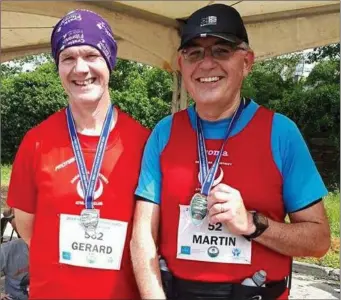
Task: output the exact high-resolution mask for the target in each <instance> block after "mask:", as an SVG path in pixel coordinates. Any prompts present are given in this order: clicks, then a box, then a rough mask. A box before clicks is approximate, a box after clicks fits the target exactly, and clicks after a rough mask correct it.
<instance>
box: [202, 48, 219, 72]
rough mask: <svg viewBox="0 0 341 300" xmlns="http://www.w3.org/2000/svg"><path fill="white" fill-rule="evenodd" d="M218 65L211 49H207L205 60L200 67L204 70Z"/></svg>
mask: <svg viewBox="0 0 341 300" xmlns="http://www.w3.org/2000/svg"><path fill="white" fill-rule="evenodd" d="M216 65H217V62H216V61H215V59H214V58H213V56H212V50H211V48H206V49H205V54H204V58H203V59H202V61H201V63H200V67H201V68H203V69H212V68H214V67H215V66H216Z"/></svg>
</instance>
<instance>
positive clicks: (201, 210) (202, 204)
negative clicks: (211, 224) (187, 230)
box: [189, 193, 207, 226]
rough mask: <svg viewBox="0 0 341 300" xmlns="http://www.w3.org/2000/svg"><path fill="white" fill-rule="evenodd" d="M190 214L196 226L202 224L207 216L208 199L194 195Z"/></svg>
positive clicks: (198, 194) (200, 195) (197, 194)
mask: <svg viewBox="0 0 341 300" xmlns="http://www.w3.org/2000/svg"><path fill="white" fill-rule="evenodd" d="M189 214H190V216H191V220H192V222H193V224H194V225H196V226H199V225H201V224H202V222H203V221H204V219H205V218H206V215H207V198H206V197H205V196H204V195H202V194H200V193H196V194H194V196H193V197H192V200H191V203H190V207H189Z"/></svg>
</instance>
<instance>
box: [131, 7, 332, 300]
mask: <svg viewBox="0 0 341 300" xmlns="http://www.w3.org/2000/svg"><path fill="white" fill-rule="evenodd" d="M253 62H254V53H253V51H252V50H251V49H250V47H249V40H248V35H247V32H246V29H245V27H244V24H243V21H242V19H241V17H240V15H239V13H238V12H237V11H236V10H235V9H234V8H232V7H230V6H227V5H223V4H214V5H210V6H206V7H204V8H202V9H200V10H198V11H196V12H195V13H193V14H192V15H191V16H190V17H189V18H188V20H187V21H186V23H185V24H184V26H183V30H182V33H181V44H180V47H179V57H178V63H179V67H180V70H181V73H182V76H183V80H184V83H185V86H186V89H187V91H188V92H189V94H190V95H191V97H192V99H193V100H194V102H195V105H194V106H190V107H189V108H188V109H186V110H183V111H181V112H178V113H176V114H174V115H172V116H168V117H166V118H165V119H163V120H161V121H160V122H159V123H158V125H157V126H156V127H155V129H154V131H153V133H152V134H151V136H150V138H149V140H148V143H147V145H146V148H145V152H144V156H143V161H142V168H141V173H140V179H139V185H138V188H137V190H136V195H137V196H138V199H139V201H138V203H137V207H136V210H135V224H134V230H133V238H132V242H131V246H132V247H131V251H132V260H133V266H134V270H135V275H136V279H137V283H138V286H139V289H140V293H141V296H142V298H146V299H161V298H165V293H166V294H167V296H168V298H174V299H278V298H279V299H286V298H287V297H288V288H287V286H288V277H289V276H290V268H291V261H292V257H293V256H316V257H320V256H323V255H324V254H325V253H326V252H327V250H328V248H329V244H330V233H329V226H328V222H327V219H326V216H325V211H324V207H323V203H322V201H321V198H322V197H323V196H325V195H326V193H327V190H326V188H325V186H324V183H323V181H322V179H321V177H320V175H319V173H318V171H317V169H316V166H315V164H314V162H313V160H312V158H311V155H310V153H309V150H308V148H307V146H306V144H305V142H304V140H303V138H302V135H301V134H300V132H299V130H298V128H297V126H296V125H295V124H294V122H293V121H291V120H289V119H288V118H286V117H285V116H283V115H280V114H278V113H274V112H272V111H270V110H268V109H266V108H264V107H261V106H259V105H258V104H257V103H255V102H254V101H253V100H250V99H244V98H243V97H241V86H242V82H243V80H244V78H245V77H246V76H247V75H248V73H249V72H250V70H251V68H252V65H253ZM287 214H288V215H289V218H290V221H291V224H286V223H285V222H284V219H285V216H286V215H287ZM316 240H318V241H319V242H318V243H316V242H315V241H316ZM157 249H158V250H157ZM158 254H159V255H161V260H160V266H159V261H158ZM160 269H161V272H160ZM161 274H162V275H165V276H161ZM161 277H162V279H163V280H162V281H163V282H161ZM247 278H249V279H247ZM251 278H253V279H251ZM162 284H163V286H162ZM250 284H251V285H253V286H252V287H250ZM264 284H265V286H264ZM257 285H259V287H257ZM260 286H261V287H260ZM163 287H164V289H163ZM255 297H256V298H255Z"/></svg>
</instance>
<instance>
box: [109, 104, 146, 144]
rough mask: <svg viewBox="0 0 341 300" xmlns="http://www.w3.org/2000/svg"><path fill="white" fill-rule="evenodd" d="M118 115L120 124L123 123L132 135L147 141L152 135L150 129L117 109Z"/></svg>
mask: <svg viewBox="0 0 341 300" xmlns="http://www.w3.org/2000/svg"><path fill="white" fill-rule="evenodd" d="M115 108H116V110H117V113H118V122H120V123H122V125H123V126H125V127H128V128H126V129H129V130H130V131H131V134H132V135H135V136H138V137H141V139H144V140H146V139H147V138H148V136H149V134H150V129H148V128H146V127H144V126H143V125H141V124H140V123H139V122H138V121H137V120H135V119H134V118H132V117H131V116H129V115H128V114H127V113H125V112H123V111H122V110H120V109H119V108H117V107H115Z"/></svg>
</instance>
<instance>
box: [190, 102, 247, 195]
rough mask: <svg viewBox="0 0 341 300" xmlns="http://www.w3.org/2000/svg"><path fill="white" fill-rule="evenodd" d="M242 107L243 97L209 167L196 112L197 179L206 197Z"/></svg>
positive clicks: (202, 133)
mask: <svg viewBox="0 0 341 300" xmlns="http://www.w3.org/2000/svg"><path fill="white" fill-rule="evenodd" d="M244 107H245V99H242V101H241V102H240V104H239V106H238V109H237V110H236V111H235V112H234V114H233V117H232V120H231V122H230V124H229V126H228V128H227V132H226V136H225V138H224V141H223V144H222V145H221V148H220V151H219V153H218V155H217V157H216V159H215V161H214V163H213V165H212V167H211V168H209V166H208V159H207V152H206V145H205V137H204V132H203V129H202V124H201V119H200V117H199V116H198V114H196V123H197V140H198V155H199V170H200V176H199V181H200V184H201V191H200V193H201V194H202V195H204V196H206V197H207V196H208V194H209V192H210V190H211V187H212V185H213V182H214V178H215V176H216V173H217V170H218V167H219V162H220V158H221V155H222V154H223V151H224V147H225V145H226V142H227V140H228V138H229V136H230V134H231V132H232V129H233V128H234V126H235V125H236V123H237V121H238V119H239V117H240V115H241V113H242V111H243V109H244Z"/></svg>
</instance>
